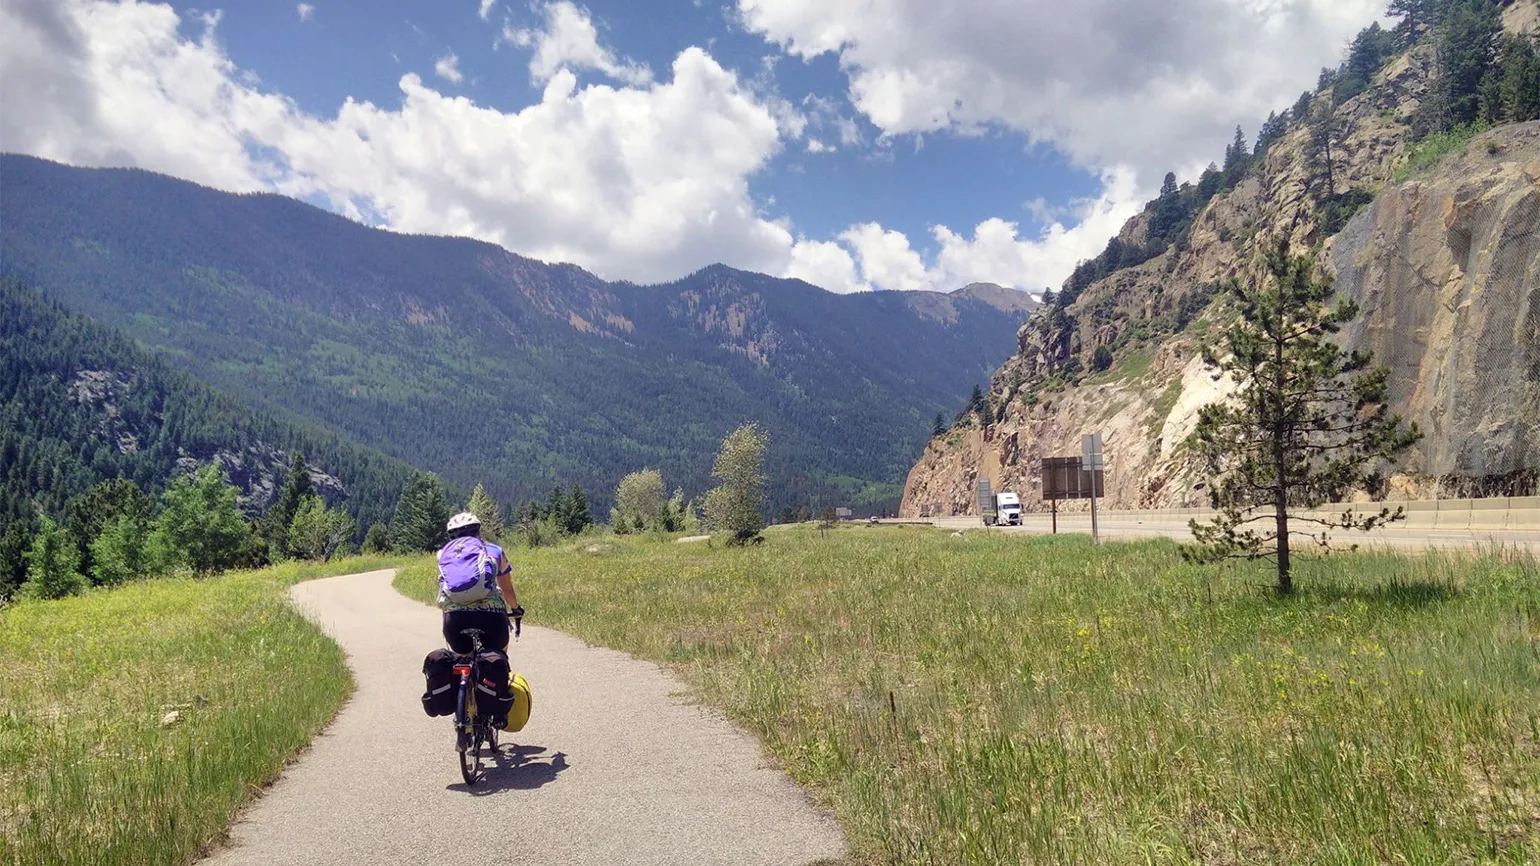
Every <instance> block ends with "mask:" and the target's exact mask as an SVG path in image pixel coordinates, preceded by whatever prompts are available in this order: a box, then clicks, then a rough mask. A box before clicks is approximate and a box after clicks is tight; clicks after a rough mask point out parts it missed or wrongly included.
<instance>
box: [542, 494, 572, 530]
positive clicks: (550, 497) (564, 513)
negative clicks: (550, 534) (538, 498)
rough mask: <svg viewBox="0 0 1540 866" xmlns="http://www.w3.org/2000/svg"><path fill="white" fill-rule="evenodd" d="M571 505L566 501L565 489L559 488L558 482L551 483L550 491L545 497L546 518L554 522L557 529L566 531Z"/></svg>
mask: <svg viewBox="0 0 1540 866" xmlns="http://www.w3.org/2000/svg"><path fill="white" fill-rule="evenodd" d="M570 510H571V506H570V504H569V503H568V502H567V491H565V490H563V489H561V485H560V484H553V485H551V492H550V493H548V494H546V497H545V513H546V518H547V519H548V520H550V521H551V522H552V523H554V524H556V527H557V529H558V530H560V531H562V532H566V531H567V521H568V518H569V517H570V516H571V515H570V513H569V512H570Z"/></svg>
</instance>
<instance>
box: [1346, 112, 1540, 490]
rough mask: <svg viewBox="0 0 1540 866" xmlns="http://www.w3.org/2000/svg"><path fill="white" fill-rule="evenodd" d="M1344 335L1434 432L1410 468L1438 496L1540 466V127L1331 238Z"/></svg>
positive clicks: (1400, 406)
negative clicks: (1366, 352)
mask: <svg viewBox="0 0 1540 866" xmlns="http://www.w3.org/2000/svg"><path fill="white" fill-rule="evenodd" d="M1331 261H1332V265H1333V268H1334V270H1335V271H1336V274H1337V290H1338V291H1339V292H1340V293H1342V294H1344V295H1347V296H1349V297H1352V298H1355V299H1356V300H1358V302H1359V303H1360V305H1361V306H1362V308H1363V315H1362V316H1361V317H1360V318H1359V319H1358V320H1357V321H1356V322H1354V323H1353V324H1352V326H1351V327H1350V328H1348V329H1347V330H1346V332H1345V336H1346V339H1347V341H1348V343H1349V344H1351V345H1353V346H1356V347H1360V348H1365V349H1371V350H1373V351H1374V354H1375V357H1376V358H1377V359H1378V360H1379V362H1380V363H1381V364H1385V365H1387V366H1389V367H1390V369H1391V371H1392V372H1391V381H1390V387H1391V400H1392V403H1393V405H1394V406H1395V407H1396V410H1397V411H1399V412H1400V413H1401V414H1402V415H1404V416H1405V417H1406V418H1407V419H1409V420H1412V421H1415V422H1417V424H1418V425H1419V426H1420V427H1421V428H1422V430H1423V431H1424V432H1425V433H1426V434H1427V436H1426V438H1425V439H1424V440H1423V442H1422V443H1421V445H1420V447H1419V448H1418V450H1417V452H1416V453H1415V454H1414V455H1413V456H1412V458H1411V459H1410V460H1408V461H1407V462H1406V464H1405V468H1406V470H1407V471H1408V472H1409V473H1411V474H1412V475H1414V476H1421V477H1424V478H1427V479H1429V480H1436V481H1437V486H1438V489H1439V492H1441V493H1452V494H1457V495H1486V494H1501V493H1504V492H1509V491H1512V490H1515V489H1516V488H1522V489H1527V488H1528V487H1529V486H1531V485H1532V484H1533V483H1534V480H1535V478H1536V476H1537V474H1540V288H1537V287H1540V122H1537V123H1527V124H1522V125H1519V126H1513V127H1507V128H1503V129H1499V130H1494V131H1493V132H1489V133H1486V134H1484V135H1481V136H1478V137H1477V138H1476V139H1475V140H1474V141H1472V142H1471V144H1470V147H1469V148H1468V149H1467V150H1466V152H1465V154H1464V156H1463V157H1460V158H1457V159H1451V160H1450V161H1449V162H1448V163H1446V164H1445V165H1443V166H1442V167H1440V168H1439V169H1438V170H1437V171H1435V172H1433V173H1432V174H1429V175H1427V176H1426V177H1423V178H1419V179H1416V180H1412V181H1409V182H1407V183H1404V184H1400V185H1397V186H1392V187H1390V188H1388V189H1386V190H1385V191H1384V192H1383V193H1382V194H1381V195H1380V196H1379V197H1378V198H1377V199H1376V200H1375V202H1374V204H1373V205H1372V206H1371V207H1370V208H1369V209H1368V210H1367V211H1366V212H1365V213H1362V214H1360V215H1359V216H1358V217H1357V218H1355V219H1354V220H1353V221H1352V222H1350V223H1349V224H1348V226H1347V227H1346V228H1345V229H1344V230H1343V232H1342V233H1341V234H1340V235H1338V236H1337V237H1336V238H1334V239H1333V242H1332V250H1331Z"/></svg>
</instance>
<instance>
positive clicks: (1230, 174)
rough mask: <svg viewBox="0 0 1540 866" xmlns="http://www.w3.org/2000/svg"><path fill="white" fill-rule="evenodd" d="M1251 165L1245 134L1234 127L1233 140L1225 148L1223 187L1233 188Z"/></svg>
mask: <svg viewBox="0 0 1540 866" xmlns="http://www.w3.org/2000/svg"><path fill="white" fill-rule="evenodd" d="M1250 165H1251V147H1250V146H1249V145H1247V144H1246V132H1245V130H1243V129H1241V128H1240V127H1239V126H1237V127H1235V140H1234V141H1232V142H1230V144H1229V146H1228V147H1226V148H1225V165H1224V175H1225V186H1227V187H1233V186H1235V185H1236V184H1237V183H1239V182H1240V179H1241V175H1243V174H1245V173H1246V169H1247V168H1248V167H1249V166H1250Z"/></svg>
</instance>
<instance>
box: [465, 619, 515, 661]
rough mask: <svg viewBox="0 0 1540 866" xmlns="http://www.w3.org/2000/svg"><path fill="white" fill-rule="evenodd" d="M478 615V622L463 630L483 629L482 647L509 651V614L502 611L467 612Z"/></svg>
mask: <svg viewBox="0 0 1540 866" xmlns="http://www.w3.org/2000/svg"><path fill="white" fill-rule="evenodd" d="M466 612H467V613H474V614H476V615H477V616H476V621H475V623H474V624H472V625H468V626H461V628H479V629H481V645H482V646H484V647H487V648H488V649H498V650H502V651H503V652H505V653H506V652H507V651H508V636H509V633H508V614H506V613H503V612H502V611H500V610H476V611H466Z"/></svg>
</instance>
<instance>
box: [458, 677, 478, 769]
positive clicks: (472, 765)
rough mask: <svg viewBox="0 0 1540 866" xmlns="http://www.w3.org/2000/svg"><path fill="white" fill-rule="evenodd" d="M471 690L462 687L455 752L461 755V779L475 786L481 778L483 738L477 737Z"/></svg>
mask: <svg viewBox="0 0 1540 866" xmlns="http://www.w3.org/2000/svg"><path fill="white" fill-rule="evenodd" d="M469 691H470V690H469V689H467V688H466V687H465V686H464V685H462V686H461V687H460V704H459V706H458V707H457V709H456V711H455V750H456V751H458V752H459V753H460V778H462V779H464V780H465V784H467V785H474V784H476V781H477V780H478V779H480V778H481V738H480V737H478V736H477V735H476V719H475V718H474V716H473V715H472V713H473V712H474V709H473V708H472V706H471V704H470V695H469Z"/></svg>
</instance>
